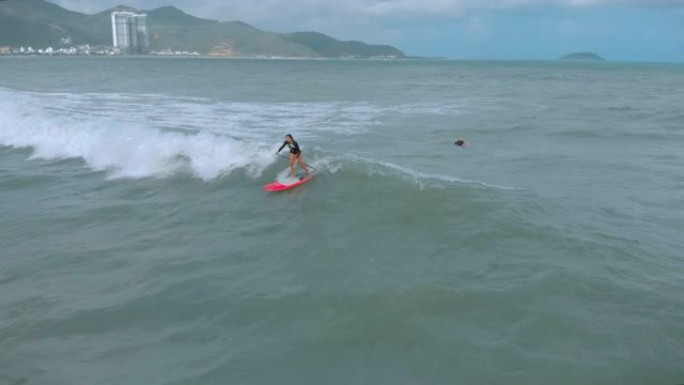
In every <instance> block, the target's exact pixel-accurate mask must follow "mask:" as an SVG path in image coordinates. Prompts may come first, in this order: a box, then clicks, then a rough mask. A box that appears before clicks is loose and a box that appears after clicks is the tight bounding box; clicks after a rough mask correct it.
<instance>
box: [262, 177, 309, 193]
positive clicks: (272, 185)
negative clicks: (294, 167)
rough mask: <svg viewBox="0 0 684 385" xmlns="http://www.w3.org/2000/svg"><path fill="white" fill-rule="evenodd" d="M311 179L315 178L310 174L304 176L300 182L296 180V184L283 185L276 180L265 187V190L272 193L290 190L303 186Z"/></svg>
mask: <svg viewBox="0 0 684 385" xmlns="http://www.w3.org/2000/svg"><path fill="white" fill-rule="evenodd" d="M311 178H313V173H310V174H309V175H305V176H302V177H300V178H299V180H295V181H294V182H292V183H289V184H283V183H281V182H279V181H277V180H276V181H273V182H271V183H269V184H267V185H266V186H264V190H266V191H271V192H276V191H285V190H289V189H291V188H295V187H297V186H299V185H302V184H304V183H306V182H308V181H310V180H311Z"/></svg>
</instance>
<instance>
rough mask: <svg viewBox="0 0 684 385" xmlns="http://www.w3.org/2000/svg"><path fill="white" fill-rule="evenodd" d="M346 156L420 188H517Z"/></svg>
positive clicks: (377, 171) (378, 171)
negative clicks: (451, 186)
mask: <svg viewBox="0 0 684 385" xmlns="http://www.w3.org/2000/svg"><path fill="white" fill-rule="evenodd" d="M346 157H348V158H350V159H352V160H354V161H357V162H360V163H363V164H366V165H368V166H370V167H368V168H367V170H368V172H369V173H370V174H373V173H380V174H384V175H388V174H391V175H397V176H399V177H401V178H404V179H405V180H407V181H409V182H412V183H415V184H416V185H417V186H419V187H420V188H425V187H438V188H440V187H445V184H446V185H448V184H461V185H463V184H468V185H475V186H481V187H486V188H495V189H501V190H517V188H515V187H509V186H502V185H496V184H491V183H485V182H480V181H474V180H469V179H464V178H459V177H456V176H451V175H442V174H432V173H426V172H422V171H417V170H413V169H411V168H408V167H404V166H400V165H397V164H394V163H390V162H386V161H381V160H376V159H371V158H367V157H362V156H358V155H350V154H347V155H346Z"/></svg>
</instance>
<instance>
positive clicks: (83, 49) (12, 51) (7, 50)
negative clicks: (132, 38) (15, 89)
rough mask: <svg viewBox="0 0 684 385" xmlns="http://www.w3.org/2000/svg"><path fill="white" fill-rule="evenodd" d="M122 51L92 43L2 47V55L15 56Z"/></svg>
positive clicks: (118, 52)
mask: <svg viewBox="0 0 684 385" xmlns="http://www.w3.org/2000/svg"><path fill="white" fill-rule="evenodd" d="M121 53H122V52H121V50H120V49H118V48H113V47H98V46H91V45H90V44H84V45H78V46H69V47H62V48H52V47H47V48H45V49H43V48H39V49H34V48H33V47H18V48H15V47H0V55H13V56H35V55H45V56H69V55H73V56H75V55H99V56H109V55H120V54H121Z"/></svg>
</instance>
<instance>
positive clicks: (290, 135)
mask: <svg viewBox="0 0 684 385" xmlns="http://www.w3.org/2000/svg"><path fill="white" fill-rule="evenodd" d="M285 136H286V137H288V138H290V139H292V140H294V137H292V134H287V135H285Z"/></svg>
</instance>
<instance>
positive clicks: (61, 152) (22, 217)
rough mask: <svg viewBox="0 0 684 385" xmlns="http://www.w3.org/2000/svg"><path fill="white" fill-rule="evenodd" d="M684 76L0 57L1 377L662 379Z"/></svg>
mask: <svg viewBox="0 0 684 385" xmlns="http://www.w3.org/2000/svg"><path fill="white" fill-rule="evenodd" d="M683 85H684V65H675V64H626V63H562V62H462V61H417V60H416V61H315V60H314V61H305V60H291V61H290V60H222V59H158V58H51V59H46V58H14V57H10V58H7V57H6V58H0V213H2V216H1V217H0V218H1V219H0V384H55V385H62V384H64V385H66V384H69V385H73V384H100V385H103V384H117V385H118V384H141V385H151V384H159V385H167V384H168V385H182V384H297V385H301V384H392V385H400V384H421V385H425V384H508V385H510V384H525V385H531V384H618V383H619V384H635V385H636V384H671V385H675V384H682V383H684V241H682V238H683V236H682V234H683V233H684V193H683V191H684V168H683V165H684V149H683V148H684V87H683ZM286 133H292V134H293V135H294V136H295V138H296V140H297V141H298V142H299V144H300V146H301V147H302V150H303V154H304V161H305V162H306V163H307V164H309V165H311V166H313V167H314V168H315V169H316V170H317V171H316V172H317V174H316V176H315V177H314V178H313V179H312V180H311V181H310V182H309V183H307V184H305V185H303V186H300V187H298V188H297V189H294V190H291V191H289V192H284V193H277V194H274V193H266V192H264V191H263V190H262V187H263V186H264V185H265V184H267V183H269V182H271V181H273V180H274V179H276V178H279V177H283V176H284V175H286V173H287V171H288V167H287V161H286V160H284V159H282V158H279V157H276V156H275V154H274V152H275V150H276V149H277V148H278V147H279V146H280V144H281V143H282V141H283V137H284V135H285V134H286ZM458 137H461V138H464V139H466V140H467V141H469V142H470V147H469V148H467V149H459V148H456V147H455V146H454V145H453V142H454V140H455V139H456V138H458Z"/></svg>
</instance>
